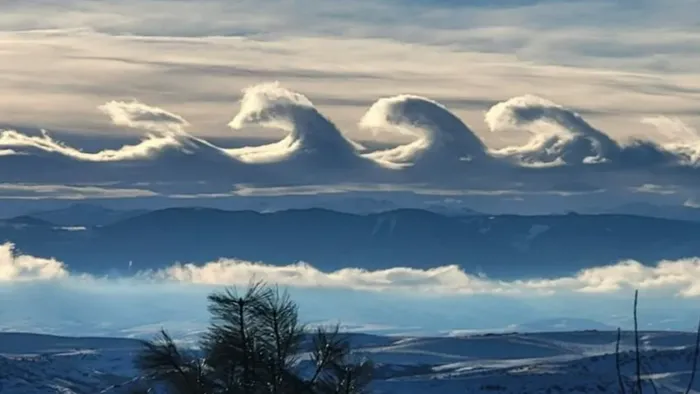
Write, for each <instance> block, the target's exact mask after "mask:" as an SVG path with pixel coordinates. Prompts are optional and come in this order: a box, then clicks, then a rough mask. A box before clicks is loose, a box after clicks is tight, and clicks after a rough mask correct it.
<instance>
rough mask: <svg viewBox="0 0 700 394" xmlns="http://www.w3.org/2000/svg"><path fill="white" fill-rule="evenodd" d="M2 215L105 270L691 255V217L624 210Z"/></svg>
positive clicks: (13, 231)
mask: <svg viewBox="0 0 700 394" xmlns="http://www.w3.org/2000/svg"><path fill="white" fill-rule="evenodd" d="M10 224H12V223H9V224H8V222H7V221H5V222H3V221H0V241H12V242H15V243H16V244H17V246H18V247H19V248H20V249H21V250H22V251H23V252H25V253H28V254H33V255H36V256H51V257H56V258H58V259H60V260H62V261H64V262H66V263H67V264H69V265H70V266H71V267H72V268H73V269H76V270H81V271H86V272H93V273H105V272H109V271H111V270H115V269H117V270H124V269H126V267H127V266H128V263H129V261H133V269H138V270H140V269H147V268H159V267H164V266H167V265H171V264H172V263H173V262H176V261H181V262H195V263H204V262H208V261H213V260H216V259H218V258H220V257H231V258H240V259H245V260H250V261H263V262H266V263H269V264H278V265H282V264H284V265H286V264H290V263H294V262H297V261H306V262H308V263H310V264H312V265H313V266H315V267H317V268H319V269H321V270H326V271H328V270H337V269H341V268H346V267H360V268H366V269H386V268H391V267H396V266H406V267H416V268H428V267H435V266H441V265H447V264H459V265H461V266H462V267H463V268H464V269H465V270H466V271H467V272H471V273H485V274H486V275H488V276H492V277H498V278H516V277H518V278H521V277H534V276H559V275H568V274H572V273H574V272H576V271H578V270H580V269H582V268H586V267H590V266H592V265H597V266H598V265H604V264H609V263H613V262H616V261H619V260H621V259H636V260H639V261H641V262H643V263H647V264H653V263H655V262H657V261H659V260H662V259H677V258H683V257H689V256H700V223H699V222H689V221H680V220H667V219H657V218H647V217H639V216H629V215H578V214H569V215H553V216H512V215H501V216H489V215H473V216H456V217H451V216H444V215H440V214H436V213H434V212H429V211H425V210H416V209H402V210H395V211H390V212H384V213H377V214H369V215H356V214H348V213H340V212H335V211H329V210H324V209H306V210H289V211H280V212H273V213H258V212H253V211H222V210H216V209H206V208H171V209H164V210H159V211H153V212H148V213H145V214H141V215H138V216H134V217H129V218H127V219H123V220H120V221H118V222H116V223H112V224H109V225H105V226H102V227H88V228H86V229H85V230H84V231H67V229H60V228H56V227H55V225H47V224H45V223H42V222H37V223H34V224H31V223H30V224H24V225H22V226H18V225H10Z"/></svg>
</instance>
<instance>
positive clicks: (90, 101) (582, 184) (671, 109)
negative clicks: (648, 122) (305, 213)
mask: <svg viewBox="0 0 700 394" xmlns="http://www.w3.org/2000/svg"><path fill="white" fill-rule="evenodd" d="M3 7H7V8H3ZM9 7H12V8H9ZM62 7H64V8H66V9H68V10H69V11H67V12H64V13H62V14H61V15H62V17H61V18H58V17H56V16H55V12H56V10H57V8H56V6H54V5H51V4H47V3H46V2H20V3H17V2H13V3H12V5H10V3H7V4H3V5H0V10H5V11H8V12H4V13H3V12H0V14H1V15H2V16H1V17H0V40H2V41H3V42H5V43H7V44H8V46H9V47H12V48H13V49H12V51H6V52H2V53H0V71H1V72H2V73H3V75H4V76H5V78H6V83H4V84H3V87H2V92H1V93H2V94H1V95H0V96H2V97H5V98H6V99H5V100H0V108H1V109H2V110H3V119H2V121H3V123H6V124H16V125H40V126H41V127H46V128H48V129H51V130H57V129H63V130H68V131H75V132H88V131H89V132H91V133H93V135H100V133H102V134H103V135H105V134H126V133H129V135H134V134H135V133H138V134H140V133H141V132H142V131H148V132H150V133H155V135H153V136H149V135H146V136H144V142H142V143H140V144H135V145H134V146H133V147H127V146H125V147H122V148H121V149H112V150H110V149H104V150H100V151H95V150H94V149H89V150H87V149H86V150H83V149H81V147H80V146H77V145H72V146H71V145H70V144H62V143H61V142H60V141H59V140H60V138H58V137H56V134H55V133H54V132H53V131H52V134H51V137H47V136H24V137H22V136H18V135H17V134H16V133H15V134H11V133H10V134H7V137H6V138H5V143H4V145H0V164H1V165H0V168H4V169H5V170H0V181H2V182H9V183H29V182H37V183H45V184H52V185H55V184H64V183H65V184H74V183H96V182H99V181H100V180H107V181H110V182H119V183H123V184H124V185H123V187H125V188H130V187H132V186H133V185H128V183H130V182H132V183H137V182H147V183H151V184H153V185H156V184H161V185H162V184H163V183H170V185H172V184H174V183H178V182H179V183H180V185H178V186H176V187H175V186H173V187H172V189H176V190H174V191H173V190H170V191H171V192H173V193H174V194H177V195H178V196H180V195H187V196H194V195H212V196H225V195H226V194H227V193H228V192H229V191H230V190H231V188H235V185H238V184H242V183H245V184H258V185H256V186H267V187H288V186H289V185H290V184H293V185H304V184H324V186H325V185H327V184H334V183H339V182H340V181H343V182H353V183H360V182H362V181H364V182H365V183H366V184H367V185H366V186H367V187H368V188H369V187H371V186H372V185H375V186H376V188H377V190H379V189H380V185H382V184H392V183H393V184H401V185H404V186H405V185H411V186H412V187H414V188H416V189H431V190H439V189H472V190H506V189H508V190H512V191H513V193H518V192H521V191H523V189H525V190H527V191H532V190H536V189H538V190H548V189H557V190H559V189H563V188H564V187H562V186H561V185H562V184H569V185H571V183H572V182H571V181H570V180H571V179H576V180H577V181H576V183H577V184H578V187H577V189H581V190H582V189H587V190H589V191H591V190H603V189H605V190H608V191H609V192H608V193H606V197H610V196H613V195H614V197H615V199H616V201H619V200H623V199H625V198H626V197H629V195H630V193H633V194H634V191H632V190H631V189H630V188H633V187H636V186H638V185H644V184H659V185H661V184H666V183H674V184H676V185H675V186H678V189H679V193H677V195H673V196H672V195H666V196H667V197H665V198H666V199H667V200H666V201H668V202H670V203H673V204H681V203H682V202H683V201H685V200H686V199H688V198H690V197H691V196H690V195H691V194H693V193H694V189H695V188H696V186H694V185H693V181H692V180H693V179H694V177H695V175H694V171H695V170H694V169H693V168H692V167H693V166H695V163H697V159H696V157H697V151H698V150H697V148H695V145H696V144H695V142H694V141H687V142H683V143H680V142H678V141H671V142H672V143H673V144H676V146H674V145H673V144H671V143H669V144H667V143H668V142H669V141H664V142H663V143H662V142H661V141H657V140H659V139H661V138H664V135H666V134H668V133H665V131H663V130H658V129H651V128H646V127H645V126H644V125H643V124H642V125H639V121H638V119H639V118H640V117H651V116H654V115H656V114H659V115H663V116H668V117H678V118H682V119H683V121H684V122H685V123H686V124H689V125H690V124H694V123H695V122H697V121H698V120H699V119H700V118H699V117H698V115H697V111H696V101H697V100H695V98H696V97H695V96H697V94H698V92H700V83H699V82H698V81H700V78H698V75H700V69H699V68H698V64H700V61H698V53H700V52H698V51H697V50H696V49H698V48H700V41H699V40H698V38H697V35H696V34H695V33H694V23H695V22H694V20H693V19H692V18H691V17H690V16H689V15H692V14H693V13H692V12H689V10H693V9H696V8H697V4H695V3H694V2H692V1H690V0H687V1H686V0H680V1H678V2H674V3H673V4H671V5H669V4H668V2H662V1H659V0H654V1H645V2H643V3H641V4H639V7H635V8H634V9H630V8H629V7H625V6H623V5H621V4H614V3H610V2H603V1H596V2H592V3H591V2H587V3H583V2H568V1H565V2H559V1H554V2H552V1H533V2H528V4H527V5H526V6H521V5H518V6H514V5H513V4H512V3H503V4H501V3H499V4H495V5H494V4H489V5H484V4H482V3H478V4H477V3H473V2H471V3H468V4H467V3H463V2H462V3H459V4H457V3H455V2H414V1H409V2H404V1H402V2H397V1H388V2H376V1H374V0H361V1H358V2H353V3H351V4H350V3H348V4H343V5H341V6H338V5H334V6H333V9H332V10H331V9H330V8H329V6H328V4H326V3H324V2H321V1H319V0H302V1H301V3H294V4H292V3H279V2H271V1H267V0H263V1H257V2H254V1H249V0H246V1H238V2H233V3H231V2H225V1H221V0H204V1H201V2H198V3H197V4H189V3H187V2H181V1H154V0H146V1H142V2H135V1H133V0H128V1H124V2H118V3H104V2H102V3H99V4H98V3H95V2H90V1H86V0H70V1H69V2H68V3H65V4H64V5H63V6H62ZM10 10H11V11H10ZM329 11H332V12H329ZM110 15H124V16H125V17H124V18H121V19H119V20H115V19H114V18H112V17H110ZM222 15H226V17H225V18H224V17H222ZM572 15H575V16H576V17H572ZM407 16H411V17H410V18H407ZM202 20H206V21H207V23H203V22H202ZM610 36H616V37H619V40H616V41H615V42H611V41H610V40H609V39H608V38H609V37H610ZM649 53H653V54H655V55H654V56H652V57H650V56H649V55H648V54H649ZM47 65H52V70H51V72H47V71H46V68H47ZM270 79H272V80H279V81H280V84H279V85H275V84H263V85H260V86H258V87H256V88H250V89H248V91H250V94H249V95H246V94H244V95H243V96H244V97H243V98H244V100H243V101H242V102H241V103H240V104H245V103H246V102H248V101H246V100H248V99H250V101H249V102H250V103H257V104H256V105H258V104H261V103H263V102H264V103H265V105H267V106H268V107H265V108H266V109H264V110H261V109H260V108H262V107H260V108H258V109H254V105H253V106H252V107H251V106H248V107H247V109H244V108H243V107H245V106H242V107H241V110H239V111H238V115H237V116H239V115H240V117H241V118H244V119H245V118H247V117H248V116H251V117H250V118H249V119H248V121H246V122H242V123H243V124H241V125H238V126H241V127H236V130H235V133H231V131H230V130H228V129H227V128H226V120H227V119H226V118H227V116H226V115H225V114H227V113H230V111H231V108H232V107H233V106H234V105H235V101H236V100H237V99H238V98H240V97H239V95H238V91H239V89H242V88H244V87H246V86H248V87H251V86H255V85H256V84H258V83H260V82H261V81H266V80H270ZM282 87H285V88H286V89H288V92H289V89H294V91H293V92H291V93H290V94H287V93H284V94H282V93H281V91H282V89H283V88H282ZM275 89H277V90H276V93H273V92H275ZM255 91H257V93H255V94H253V93H254V92H255ZM263 91H264V92H265V93H261V92H263ZM232 92H233V93H232ZM402 92H407V93H410V94H406V95H404V96H398V97H397V96H395V95H396V94H399V93H402ZM528 92H530V93H532V96H536V97H546V98H548V99H550V100H551V101H550V102H548V103H547V105H542V103H540V104H538V105H539V106H537V105H534V104H533V103H529V104H528V105H529V109H527V111H529V113H530V114H532V113H534V112H536V110H535V107H537V108H538V109H537V111H540V112H541V116H539V117H537V118H536V119H531V120H529V121H526V122H522V120H523V119H524V118H522V119H521V121H520V122H517V125H516V127H515V128H516V129H517V130H516V132H503V131H504V130H501V129H499V130H500V131H498V132H496V133H489V132H488V126H486V125H484V124H482V120H483V119H482V118H483V116H482V114H481V113H482V112H483V111H485V110H488V108H489V106H490V105H491V104H492V103H498V102H504V103H507V102H509V101H510V100H508V98H509V97H516V98H517V97H523V94H525V93H528ZM302 93H303V95H302ZM124 97H126V98H130V97H138V99H139V100H141V101H139V102H129V101H113V100H114V99H115V98H124ZM254 97H258V98H261V97H262V98H264V100H263V99H260V100H258V99H253V98H254ZM378 97H382V98H384V99H383V100H379V101H377V102H376V103H375V105H371V104H372V103H373V102H375V100H377V98H378ZM10 98H11V99H10ZM309 98H311V99H312V101H313V105H312V106H311V107H309V106H305V103H304V102H305V101H307V102H311V100H310V99H309ZM256 100H258V101H256ZM295 100H297V101H295ZM105 102H106V103H108V104H105V105H104V106H103V109H108V108H111V109H109V111H112V112H111V113H112V115H115V116H117V117H116V118H114V119H113V122H112V124H108V123H107V122H105V120H104V119H101V118H100V114H99V112H97V111H94V107H95V106H96V105H98V104H99V103H105ZM149 102H150V103H158V104H159V106H160V107H152V106H148V105H147V104H144V103H149ZM380 103H384V104H387V103H391V105H385V106H384V110H385V111H388V112H385V113H384V114H383V115H382V114H379V112H374V113H375V114H379V115H377V117H376V118H373V119H374V120H373V122H374V126H377V127H379V128H381V129H391V130H395V131H398V130H399V129H407V128H409V129H410V128H412V129H414V130H413V131H414V133H413V136H415V138H416V139H415V141H413V142H409V143H404V141H403V140H405V138H403V139H402V137H403V136H401V135H400V133H389V132H385V133H378V134H377V135H376V138H377V139H379V140H381V143H382V146H381V148H377V146H376V145H374V142H373V141H368V143H364V140H366V139H369V140H371V139H372V138H371V137H374V136H371V133H372V130H374V129H376V128H377V127H367V128H365V127H359V128H358V127H357V123H358V119H360V118H361V115H362V113H363V111H365V110H366V109H367V107H368V106H369V107H370V108H375V109H376V108H379V107H380ZM438 103H442V104H449V107H450V111H447V110H446V109H445V108H444V107H442V106H441V105H440V104H438ZM554 103H560V104H563V105H558V104H554ZM164 108H167V110H165V109H164ZM292 108H294V111H298V112H293V111H292ZM416 108H417V109H416ZM573 109H575V110H573ZM109 111H108V112H109ZM523 111H525V109H523V108H520V109H518V110H517V111H515V112H517V114H518V116H521V115H523ZM527 111H525V112H527ZM567 111H568V112H567ZM244 114H246V115H244ZM256 114H257V115H264V116H262V118H265V117H269V116H271V115H272V114H274V116H271V117H270V119H268V120H274V122H273V123H275V124H272V123H270V122H268V121H265V122H263V123H258V122H257V121H256V120H255V117H256V116H257V115H256ZM302 114H305V115H302ZM368 114H369V113H368ZM571 114H574V115H573V116H572V115H571ZM576 114H578V115H576ZM316 115H318V116H316ZM300 116H306V117H305V118H303V119H304V121H305V122H306V121H308V122H310V123H309V124H312V125H313V127H312V129H314V130H321V129H323V130H325V131H324V132H313V133H309V132H308V130H307V129H309V127H308V126H309V124H305V125H302V124H301V123H299V122H297V121H296V120H294V119H297V120H298V119H299V117H300ZM368 116H369V115H368ZM576 116H578V117H576ZM584 116H585V119H583V117H584ZM262 118H261V120H264V119H262ZM234 119H235V118H234ZM367 119H369V118H367ZM444 120H449V122H447V123H441V121H444ZM366 124H367V125H371V124H372V122H369V123H366ZM467 125H468V126H467ZM506 125H507V122H506ZM592 125H595V126H592ZM280 126H281V127H283V132H284V133H286V134H288V135H287V136H286V137H282V138H279V131H280V129H279V127H280ZM437 126H439V127H437ZM669 127H670V126H668V125H663V128H664V129H668V128H669ZM7 128H10V127H7ZM416 128H417V129H419V130H415V129H416ZM10 129H11V128H10ZM129 129H131V130H129ZM163 130H167V131H168V132H170V131H173V132H177V133H175V134H177V135H176V136H170V135H168V136H167V137H164V136H163V135H162V134H163V133H162V131H163ZM184 130H187V133H185V132H184ZM305 130H306V131H305ZM436 130H441V131H440V132H436ZM462 130H463V131H464V132H462ZM554 130H556V131H554ZM180 131H182V133H185V134H187V135H185V136H183V135H181V133H180ZM416 131H417V132H418V133H416ZM510 131H513V130H510ZM596 131H598V132H597V133H596ZM210 135H217V136H223V135H225V136H227V137H232V136H239V135H240V136H245V135H248V136H250V135H261V136H264V137H266V138H267V137H269V139H270V140H272V139H273V138H274V139H276V140H278V143H276V144H272V145H267V146H264V147H248V148H247V149H243V150H240V149H239V148H233V149H237V150H232V148H231V147H228V146H227V147H224V146H219V145H217V144H214V143H212V142H211V141H213V140H211V139H209V138H208V137H209V136H210ZM290 136H291V137H290ZM339 136H340V137H339ZM25 137H26V138H25ZM341 137H342V138H341ZM528 137H530V138H528ZM295 138H298V139H295ZM454 138H457V139H458V140H457V142H454V141H452V142H447V143H445V142H444V141H448V140H451V139H454ZM634 138H637V139H639V138H643V139H644V141H642V142H634V143H628V142H627V141H628V140H630V139H634ZM673 138H675V137H671V139H673ZM280 139H281V141H279V140H280ZM302 140H303V141H304V144H306V145H305V149H300V148H299V144H300V142H299V141H302ZM353 140H356V141H362V142H363V145H365V146H366V147H367V149H365V150H361V149H359V148H358V147H357V144H355V143H353V142H352V141H353ZM8 141H9V142H8ZM309 141H311V142H309ZM314 141H315V142H314ZM440 141H443V142H442V143H440ZM329 144H330V145H333V151H332V153H331V150H330V149H327V148H326V147H327V146H328V145H329ZM231 145H236V144H235V143H232V144H231ZM322 145H323V147H322V148H319V147H320V146H322ZM387 145H394V146H396V147H395V148H393V149H392V148H390V149H387V148H386V147H387ZM348 146H349V147H350V148H348ZM437 146H443V148H441V149H437V148H436V147H437ZM481 146H483V147H484V148H485V150H486V153H485V157H486V158H487V159H488V160H486V161H488V162H489V164H494V163H495V164H498V165H497V166H496V167H498V168H497V169H493V168H491V167H487V166H485V164H484V165H483V166H482V165H481V164H480V165H477V164H476V162H477V161H478V160H476V159H473V157H476V156H479V155H480V153H478V152H479V151H480V150H481V149H480V147H481ZM317 148H318V149H317ZM448 148H449V149H448ZM290 151H295V152H297V153H296V154H295V155H294V157H296V158H297V159H295V160H297V163H298V164H299V165H294V166H291V165H290V164H291V163H290V162H287V163H284V164H279V163H275V161H276V160H277V159H279V158H280V157H284V156H285V155H287V154H288V153H289V152H290ZM376 151H381V152H382V153H380V152H376ZM301 152H305V154H303V155H300V154H299V153H301ZM426 152H428V153H426ZM429 152H434V153H429ZM494 152H501V153H504V154H505V153H508V154H505V155H501V156H499V158H500V159H501V160H492V159H491V157H490V156H489V155H494V156H498V155H495V154H494ZM233 153H236V154H233ZM426 155H427V156H432V157H434V158H435V159H436V160H442V161H443V162H453V163H455V162H456V164H454V165H453V166H445V165H442V166H441V167H439V168H440V169H439V170H436V169H435V168H432V167H430V166H423V165H422V164H421V165H419V164H417V163H418V161H417V160H418V157H426ZM300 157H305V158H304V159H303V160H301V159H299V158H300ZM465 157H470V158H472V160H471V161H467V160H464V161H459V158H465ZM373 158H374V159H378V160H377V161H378V162H379V163H377V162H375V161H372V160H371V159H373ZM421 160H422V159H421ZM246 161H247V164H249V165H242V164H245V162H246ZM486 161H485V162H486ZM84 162H90V164H86V163H84ZM127 162H128V163H127ZM242 162H243V163H242ZM679 162H680V164H681V168H676V167H678V166H677V165H676V164H678V163H679ZM94 163H99V165H98V164H94ZM312 163H316V164H315V165H312ZM318 163H322V164H318ZM596 163H597V164H596ZM250 164H254V165H252V166H251V165H250ZM443 164H444V163H443ZM514 164H515V165H514ZM521 164H526V165H528V166H540V167H542V166H553V165H557V164H565V165H564V166H563V167H567V166H573V167H578V168H576V169H569V168H566V169H562V168H558V169H549V170H548V171H544V170H542V171H537V172H536V171H529V170H528V169H527V168H526V169H523V168H522V167H521V166H520V165H521ZM421 166H422V167H423V169H424V171H423V172H422V173H420V174H419V172H418V171H415V170H416V168H417V167H421ZM261 167H264V168H261ZM292 167H293V168H292ZM404 167H409V168H410V169H406V168H404ZM560 167H562V166H560ZM16 168H20V169H21V171H17V170H15V169H16ZM397 168H404V170H397ZM10 169H12V170H10ZM334 171H335V172H334ZM321 172H323V173H324V176H323V177H320V176H317V175H318V174H319V173H321ZM319 178H320V179H319ZM200 180H203V181H204V182H205V184H203V185H202V184H195V183H193V182H195V181H200ZM517 184H520V185H517ZM672 186H674V185H672ZM153 187H154V188H156V186H153ZM406 187H408V186H406ZM168 188H170V186H169V187H168ZM154 192H158V193H164V194H165V193H166V190H165V188H161V187H158V189H157V190H154ZM636 194H637V197H639V193H636ZM647 194H650V193H647ZM659 196H660V195H654V196H651V195H648V196H646V197H645V198H652V197H653V198H661V197H659ZM608 200H609V201H612V199H611V198H609V199H608Z"/></svg>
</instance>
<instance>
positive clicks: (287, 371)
mask: <svg viewBox="0 0 700 394" xmlns="http://www.w3.org/2000/svg"><path fill="white" fill-rule="evenodd" d="M208 300H209V312H210V313H211V316H212V321H211V325H210V327H209V329H208V331H207V332H206V334H205V335H204V336H203V339H202V341H201V345H200V350H199V351H197V352H195V351H185V350H183V349H181V348H180V347H178V346H177V345H176V344H175V342H174V341H173V339H172V338H171V337H170V336H169V335H168V334H167V333H166V332H165V331H162V332H161V334H160V335H159V336H158V337H157V338H156V339H155V340H153V341H149V342H145V343H144V349H143V351H142V353H141V354H140V355H139V357H137V366H138V368H139V369H140V370H141V372H142V374H143V378H142V382H145V384H146V385H148V386H149V388H147V389H144V390H145V392H149V390H150V392H159V393H160V392H166V393H172V394H218V393H226V394H233V393H236V394H362V393H364V392H365V391H366V390H367V386H368V384H369V382H370V380H371V376H372V364H371V363H370V362H369V361H366V360H365V361H361V360H353V359H352V354H351V347H350V344H349V342H348V339H347V337H345V336H344V335H342V334H341V333H340V332H339V327H338V326H336V327H334V328H333V329H330V330H328V329H320V328H319V329H316V330H315V332H312V333H310V332H308V331H307V330H306V327H305V326H303V325H302V324H301V323H300V322H299V314H298V307H297V305H296V304H295V303H294V301H292V300H291V299H290V298H289V295H288V294H287V293H286V292H283V291H280V290H279V288H278V287H271V286H267V285H266V284H265V283H263V282H256V283H253V284H251V285H250V286H249V287H248V289H247V290H246V291H245V292H243V294H238V293H237V292H236V291H235V290H232V289H227V290H225V291H223V292H216V293H213V294H211V295H210V296H209V297H208ZM304 352H308V354H309V357H308V358H309V359H310V361H309V360H307V361H303V360H300V358H299V357H300V356H299V355H300V354H302V353H304ZM142 392H143V390H142Z"/></svg>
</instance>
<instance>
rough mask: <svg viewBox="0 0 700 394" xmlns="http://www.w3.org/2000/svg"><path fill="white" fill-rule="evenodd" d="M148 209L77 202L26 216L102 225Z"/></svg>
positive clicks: (87, 224) (56, 223)
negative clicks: (119, 208) (117, 208)
mask: <svg viewBox="0 0 700 394" xmlns="http://www.w3.org/2000/svg"><path fill="white" fill-rule="evenodd" d="M146 212H148V211H146V210H129V211H122V210H115V209H109V208H105V207H102V206H100V205H96V204H85V203H77V204H72V205H69V206H67V207H65V208H60V209H53V210H47V211H39V212H32V213H29V214H27V215H24V216H25V217H26V216H30V217H33V218H36V219H40V220H43V221H46V222H50V223H53V224H55V225H59V226H86V227H87V226H101V225H106V224H111V223H115V222H118V221H120V220H123V219H127V218H129V217H133V216H137V215H141V214H143V213H146Z"/></svg>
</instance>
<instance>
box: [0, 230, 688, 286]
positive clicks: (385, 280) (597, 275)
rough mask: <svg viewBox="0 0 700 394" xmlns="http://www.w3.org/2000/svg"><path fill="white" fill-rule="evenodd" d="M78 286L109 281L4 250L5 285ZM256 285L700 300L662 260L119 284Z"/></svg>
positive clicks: (224, 269) (298, 271)
mask: <svg viewBox="0 0 700 394" xmlns="http://www.w3.org/2000/svg"><path fill="white" fill-rule="evenodd" d="M71 275H72V276H73V277H74V278H75V279H80V280H90V281H95V280H108V278H94V277H92V278H91V277H88V276H86V275H83V274H80V273H69V271H68V270H67V269H66V267H65V265H64V263H62V262H59V261H56V260H53V259H45V258H40V257H34V256H27V255H22V254H20V253H18V252H17V251H16V250H15V248H14V245H13V244H11V243H5V244H3V245H2V246H0V281H4V282H15V281H52V280H59V279H66V278H68V277H69V276H71ZM251 279H259V280H265V281H267V282H270V283H276V284H280V285H283V286H290V287H294V288H319V289H340V290H343V289H344V290H355V291H368V292H399V293H411V294H424V295H524V296H531V297H550V296H555V295H571V294H581V293H584V294H617V293H621V292H624V293H628V292H629V291H630V290H632V289H640V290H642V291H644V292H646V293H648V294H660V295H664V296H677V297H685V298H695V297H700V259H698V258H688V259H683V260H678V261H661V262H659V263H657V264H656V265H654V266H645V265H643V264H641V263H639V262H637V261H631V260H629V261H621V262H618V263H616V264H611V265H607V266H598V267H592V268H588V269H585V270H582V271H580V272H578V273H577V274H576V275H573V276H569V277H561V278H552V279H529V280H513V281H502V280H493V279H490V278H488V277H486V276H483V275H474V274H469V273H466V272H465V271H463V270H462V269H461V268H460V267H459V266H457V265H446V266H439V267H435V268H432V269H413V268H405V267H396V268H391V269H385V270H376V271H369V270H364V269H358V268H345V269H341V270H338V271H334V272H323V271H320V270H318V269H316V268H314V267H313V266H311V265H309V264H307V263H303V262H299V263H296V264H291V265H286V266H274V265H268V264H265V263H254V262H249V261H243V260H237V259H228V258H222V259H220V260H218V261H213V262H210V263H207V264H203V265H194V264H175V265H173V266H171V267H168V268H165V269H162V270H158V271H142V272H138V273H135V274H134V276H133V277H131V278H119V279H118V280H119V281H124V280H136V281H164V282H172V283H182V284H195V285H210V286H211V285H214V286H221V285H225V286H231V285H245V284H247V283H249V282H250V280H251Z"/></svg>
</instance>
